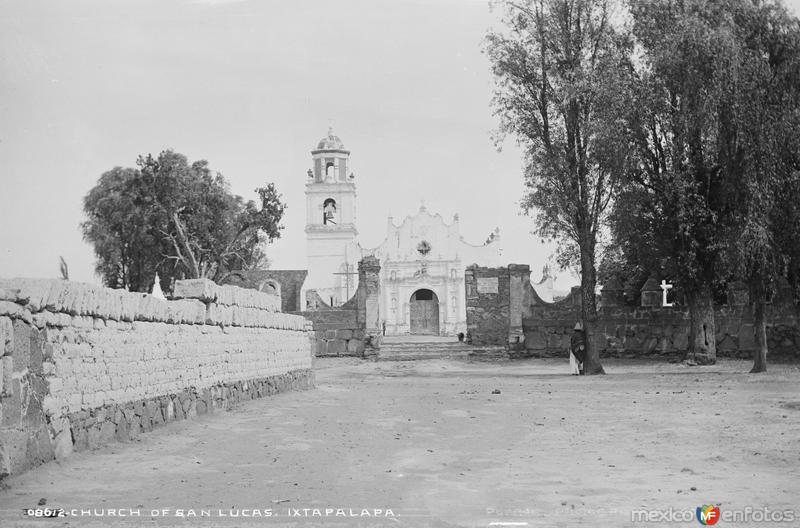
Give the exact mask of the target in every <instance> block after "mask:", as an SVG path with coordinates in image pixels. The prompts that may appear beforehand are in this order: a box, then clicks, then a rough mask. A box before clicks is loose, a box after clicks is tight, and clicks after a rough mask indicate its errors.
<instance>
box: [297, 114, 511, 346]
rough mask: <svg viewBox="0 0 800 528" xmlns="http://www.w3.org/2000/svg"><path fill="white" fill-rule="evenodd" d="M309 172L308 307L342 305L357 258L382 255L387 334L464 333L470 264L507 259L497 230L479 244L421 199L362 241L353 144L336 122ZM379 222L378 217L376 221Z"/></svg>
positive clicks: (305, 289)
mask: <svg viewBox="0 0 800 528" xmlns="http://www.w3.org/2000/svg"><path fill="white" fill-rule="evenodd" d="M311 159H312V168H310V169H309V170H308V172H307V181H306V186H305V195H306V227H305V233H306V242H307V256H308V276H307V278H306V280H305V282H304V284H303V286H302V291H301V295H300V297H301V298H302V299H304V300H305V302H306V305H305V306H304V307H303V308H302V309H304V310H319V309H326V308H329V307H337V306H341V305H342V304H344V303H345V302H347V301H348V300H349V299H350V298H351V297H352V296H353V294H354V293H355V291H356V287H357V286H358V284H357V282H358V273H357V264H358V261H359V260H361V259H362V258H363V257H366V256H375V257H377V258H378V260H379V261H380V265H381V272H380V283H381V284H380V286H381V289H380V291H381V294H380V296H381V298H380V313H381V318H382V320H383V321H382V324H383V325H385V332H386V335H403V334H424V335H450V336H452V335H457V334H458V333H460V332H466V304H465V288H464V271H465V268H466V266H468V265H471V264H479V265H481V266H499V265H502V264H503V262H502V257H503V250H502V240H501V237H500V232H499V229H495V230H494V231H493V232H491V233H489V235H488V237H487V238H486V239H485V241H483V242H482V243H480V244H470V243H469V242H467V241H465V240H464V237H463V236H462V235H461V231H460V225H459V217H458V215H455V216H453V218H452V219H451V220H449V221H447V220H445V219H444V218H442V217H441V216H440V215H439V214H434V213H431V212H430V211H428V210H427V208H426V207H425V205H424V204H423V205H421V206H420V207H419V209H418V210H417V211H416V213H415V214H413V215H409V216H406V217H405V218H404V219H402V220H400V221H399V222H397V223H395V220H394V219H393V218H392V217H389V218H388V219H387V220H386V236H385V238H384V240H383V242H381V243H380V244H379V245H378V246H376V247H365V246H363V245H362V244H361V243H360V242H359V240H358V228H357V225H358V224H357V215H356V178H355V175H354V174H353V172H352V170H351V167H350V151H349V150H347V149H346V148H345V146H344V143H343V142H342V140H341V139H340V138H339V137H338V136H336V135H335V134H334V132H333V129H332V128H331V129H330V130H329V131H328V135H327V136H325V137H323V138H322V139H321V140H320V141H319V142H318V143H317V145H316V148H314V149H313V150H312V151H311ZM370 221H374V220H370Z"/></svg>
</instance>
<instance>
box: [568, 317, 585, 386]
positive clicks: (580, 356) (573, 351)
mask: <svg viewBox="0 0 800 528" xmlns="http://www.w3.org/2000/svg"><path fill="white" fill-rule="evenodd" d="M574 330H575V333H573V334H572V339H570V341H569V368H570V372H571V373H572V374H574V375H575V376H579V375H581V374H583V361H584V359H586V339H585V337H584V335H583V324H582V323H581V322H580V321H578V322H577V323H575V328H574Z"/></svg>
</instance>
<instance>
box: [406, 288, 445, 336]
mask: <svg viewBox="0 0 800 528" xmlns="http://www.w3.org/2000/svg"><path fill="white" fill-rule="evenodd" d="M409 312H410V314H409V315H410V319H411V321H410V324H411V329H410V330H411V333H412V334H423V335H439V298H438V297H437V296H436V294H435V293H433V292H432V291H431V290H427V289H421V290H417V291H415V292H414V293H413V294H412V295H411V302H410V304H409Z"/></svg>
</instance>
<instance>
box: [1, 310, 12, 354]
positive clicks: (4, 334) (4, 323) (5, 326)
mask: <svg viewBox="0 0 800 528" xmlns="http://www.w3.org/2000/svg"><path fill="white" fill-rule="evenodd" d="M13 351H14V325H13V323H12V321H11V318H9V317H0V356H10V355H11V353H12V352H13Z"/></svg>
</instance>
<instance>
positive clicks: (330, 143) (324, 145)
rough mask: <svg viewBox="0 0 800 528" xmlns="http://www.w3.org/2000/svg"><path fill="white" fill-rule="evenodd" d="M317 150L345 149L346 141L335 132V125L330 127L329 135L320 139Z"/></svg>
mask: <svg viewBox="0 0 800 528" xmlns="http://www.w3.org/2000/svg"><path fill="white" fill-rule="evenodd" d="M317 150H344V143H342V140H341V139H339V136H337V135H336V134H334V133H333V127H330V128H329V129H328V135H327V136H325V137H324V138H322V139H320V140H319V143H317Z"/></svg>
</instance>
